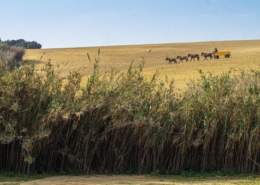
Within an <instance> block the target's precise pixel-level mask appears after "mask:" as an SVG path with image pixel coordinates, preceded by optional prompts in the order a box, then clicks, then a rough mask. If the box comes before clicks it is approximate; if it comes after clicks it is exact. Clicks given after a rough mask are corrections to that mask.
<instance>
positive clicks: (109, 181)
mask: <svg viewBox="0 0 260 185" xmlns="http://www.w3.org/2000/svg"><path fill="white" fill-rule="evenodd" d="M190 184H192V185H240V184H241V185H256V184H260V178H252V177H251V178H234V177H233V178H224V177H219V178H205V179H202V178H184V177H151V176H92V177H82V176H62V177H51V178H45V179H41V180H35V181H31V182H25V183H21V185H190ZM0 185H1V183H0Z"/></svg>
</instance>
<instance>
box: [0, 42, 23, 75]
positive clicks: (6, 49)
mask: <svg viewBox="0 0 260 185" xmlns="http://www.w3.org/2000/svg"><path fill="white" fill-rule="evenodd" d="M24 54H25V51H24V49H22V48H17V47H10V46H6V45H0V68H2V69H6V70H12V69H14V68H17V67H20V66H21V63H22V60H23V56H24Z"/></svg>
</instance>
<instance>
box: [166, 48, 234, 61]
mask: <svg viewBox="0 0 260 185" xmlns="http://www.w3.org/2000/svg"><path fill="white" fill-rule="evenodd" d="M216 53H218V49H217V48H215V50H214V51H213V52H208V53H207V52H202V53H201V54H192V53H189V54H187V55H186V56H177V57H174V58H173V57H166V58H165V60H166V61H168V62H169V63H170V64H178V63H181V62H189V61H199V60H201V58H203V60H212V59H219V56H218V55H216ZM229 57H230V56H229ZM229 57H226V58H229Z"/></svg>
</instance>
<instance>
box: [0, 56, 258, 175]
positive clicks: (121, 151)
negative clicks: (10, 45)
mask: <svg viewBox="0 0 260 185" xmlns="http://www.w3.org/2000/svg"><path fill="white" fill-rule="evenodd" d="M200 73H201V78H200V79H199V80H197V81H195V82H191V83H190V84H189V85H188V87H187V89H186V90H185V91H184V92H183V93H182V94H180V93H178V91H176V90H175V86H174V82H165V81H161V80H160V79H159V78H158V77H157V75H156V74H155V75H154V76H153V78H151V79H150V80H147V79H145V78H144V75H143V65H140V66H139V67H133V66H130V68H129V69H128V71H127V72H119V73H117V72H114V71H111V72H110V73H107V74H101V73H100V71H99V67H98V60H97V62H96V63H95V65H94V70H93V73H92V75H90V76H89V78H88V80H87V82H86V84H85V86H84V87H83V88H82V86H80V82H81V75H80V74H79V73H70V75H69V76H68V77H66V78H65V79H61V78H59V77H58V76H57V75H56V74H55V72H54V70H53V67H52V66H51V65H50V64H48V65H46V66H45V67H44V68H43V69H42V71H41V72H38V71H37V72H36V71H35V68H34V67H33V66H23V67H21V68H19V69H15V70H13V71H4V72H2V73H0V74H1V75H0V169H1V170H3V171H13V172H26V173H30V172H36V173H43V172H74V173H77V172H80V173H87V174H91V173H103V174H104V173H107V174H109V173H158V174H176V173H180V172H181V171H186V170H192V171H195V172H207V171H224V172H239V173H241V172H246V173H254V172H259V168H260V165H259V164H260V154H259V151H260V145H259V139H260V127H259V124H260V72H259V71H247V72H246V71H242V72H241V73H240V74H238V73H236V74H232V73H223V74H222V75H212V74H210V73H206V74H205V73H203V72H200Z"/></svg>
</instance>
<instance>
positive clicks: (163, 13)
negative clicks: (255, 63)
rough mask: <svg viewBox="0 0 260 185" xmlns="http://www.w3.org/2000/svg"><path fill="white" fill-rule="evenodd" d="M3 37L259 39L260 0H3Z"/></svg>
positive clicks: (71, 42) (77, 41)
mask: <svg viewBox="0 0 260 185" xmlns="http://www.w3.org/2000/svg"><path fill="white" fill-rule="evenodd" d="M0 7H1V10H0V38H2V39H3V40H6V39H18V38H24V39H26V40H36V41H39V42H40V43H42V44H43V46H44V47H45V48H48V47H80V46H99V45H117V44H143V43H167V42H192V41H207V40H241V39H260V24H259V22H260V1H259V0H41V1H40V0H1V2H0Z"/></svg>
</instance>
